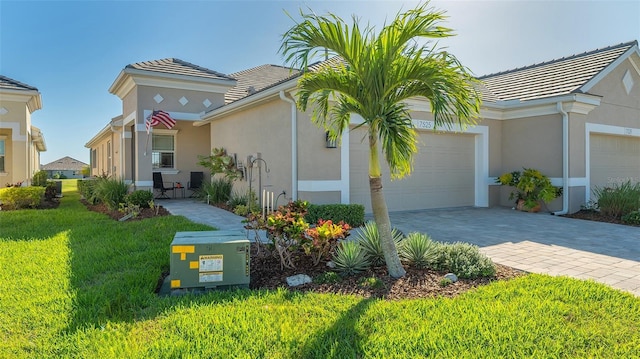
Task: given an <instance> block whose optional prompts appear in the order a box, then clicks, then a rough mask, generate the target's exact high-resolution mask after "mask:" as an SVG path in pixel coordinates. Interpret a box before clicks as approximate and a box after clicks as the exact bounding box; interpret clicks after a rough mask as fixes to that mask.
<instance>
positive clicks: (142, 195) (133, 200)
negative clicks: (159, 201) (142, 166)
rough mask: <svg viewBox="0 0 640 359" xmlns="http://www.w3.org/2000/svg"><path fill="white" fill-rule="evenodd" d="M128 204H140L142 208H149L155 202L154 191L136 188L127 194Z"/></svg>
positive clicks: (126, 200)
mask: <svg viewBox="0 0 640 359" xmlns="http://www.w3.org/2000/svg"><path fill="white" fill-rule="evenodd" d="M125 202H126V204H127V206H139V207H140V208H149V206H150V204H149V203H151V202H153V193H152V192H151V191H146V190H141V189H139V190H136V191H133V192H131V193H129V194H128V195H126V196H125Z"/></svg>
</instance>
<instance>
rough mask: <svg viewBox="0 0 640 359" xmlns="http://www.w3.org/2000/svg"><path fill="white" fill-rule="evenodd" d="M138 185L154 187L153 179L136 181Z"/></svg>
mask: <svg viewBox="0 0 640 359" xmlns="http://www.w3.org/2000/svg"><path fill="white" fill-rule="evenodd" d="M136 187H153V181H136Z"/></svg>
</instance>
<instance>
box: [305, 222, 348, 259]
mask: <svg viewBox="0 0 640 359" xmlns="http://www.w3.org/2000/svg"><path fill="white" fill-rule="evenodd" d="M350 229H351V227H350V226H349V225H348V224H346V223H344V222H342V221H341V222H340V223H338V224H334V223H333V221H331V220H327V221H323V220H319V221H318V224H317V225H316V226H315V227H314V228H308V229H307V230H305V236H306V237H305V238H304V239H303V241H302V249H303V250H304V252H305V254H307V255H308V256H311V260H312V261H313V265H314V266H315V265H318V263H320V260H322V258H326V257H328V256H329V255H330V254H333V252H334V251H335V248H336V245H337V244H338V240H340V239H345V238H346V237H347V236H348V235H349V230H350Z"/></svg>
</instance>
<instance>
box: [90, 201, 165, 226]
mask: <svg viewBox="0 0 640 359" xmlns="http://www.w3.org/2000/svg"><path fill="white" fill-rule="evenodd" d="M80 201H81V202H82V203H83V204H84V205H85V206H86V207H87V209H89V210H90V211H94V212H98V213H103V214H106V215H107V216H109V217H111V218H112V219H114V220H116V221H119V220H120V218H122V217H124V213H122V212H120V211H118V210H115V211H114V210H111V209H109V207H107V205H105V204H103V203H97V204H91V203H89V202H87V201H86V200H84V199H83V200H80ZM169 215H171V213H170V212H169V211H168V210H167V209H166V208H164V207H162V206H156V208H153V209H152V208H141V209H140V213H139V214H138V215H137V216H135V217H131V218H129V219H127V221H141V220H143V219H145V218H151V217H158V216H169Z"/></svg>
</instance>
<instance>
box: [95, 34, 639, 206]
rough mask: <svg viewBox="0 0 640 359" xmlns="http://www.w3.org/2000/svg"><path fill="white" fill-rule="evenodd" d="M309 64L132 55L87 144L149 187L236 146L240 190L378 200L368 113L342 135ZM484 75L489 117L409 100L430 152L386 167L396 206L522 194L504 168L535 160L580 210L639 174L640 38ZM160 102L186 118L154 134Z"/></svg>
mask: <svg viewBox="0 0 640 359" xmlns="http://www.w3.org/2000/svg"><path fill="white" fill-rule="evenodd" d="M327 61H329V62H331V61H336V59H329V60H327ZM323 64H326V62H325V63H321V64H316V65H315V66H321V65H323ZM311 70H313V68H312V69H311ZM298 76H299V72H298V71H297V70H295V69H289V68H286V67H280V66H274V65H263V66H259V67H255V68H252V69H248V70H245V71H241V72H238V73H234V74H229V75H224V74H220V73H218V72H215V71H212V70H208V69H205V68H202V67H200V66H197V65H194V64H190V63H188V62H185V61H182V60H178V59H163V60H156V61H148V62H142V63H136V64H132V65H128V66H126V67H125V68H124V70H123V71H122V72H121V73H120V74H119V75H118V77H117V78H116V80H115V82H114V83H113V85H112V86H111V88H110V92H111V93H113V94H115V95H117V96H118V97H120V98H121V99H122V102H123V111H122V115H121V116H118V117H116V118H114V119H112V120H111V121H110V123H109V124H107V126H106V127H105V128H104V129H103V130H102V131H100V133H98V134H97V135H96V136H95V137H93V138H92V139H91V140H90V141H89V142H88V143H87V145H86V146H87V147H88V148H90V149H91V153H92V167H93V170H94V172H93V174H100V173H101V172H106V173H109V174H114V175H118V176H122V177H123V178H124V179H125V180H127V181H131V182H133V183H135V185H136V186H138V187H151V184H152V172H154V171H159V172H162V173H163V175H164V179H165V181H184V182H186V181H188V178H189V172H190V171H202V170H203V169H202V168H201V167H198V166H197V163H196V162H197V155H206V154H208V153H209V152H210V149H211V148H212V147H224V148H226V149H227V151H228V152H229V153H231V154H233V155H234V156H235V158H236V160H237V166H238V168H240V169H243V171H244V172H245V173H246V174H247V176H245V177H244V178H242V179H241V180H238V181H236V183H235V184H234V187H235V189H236V190H238V191H243V190H246V189H248V188H249V187H251V188H252V190H254V191H255V192H257V193H260V192H261V191H262V190H264V189H266V190H268V191H271V192H274V193H275V194H276V195H277V194H279V193H282V192H285V193H286V196H287V197H288V198H291V199H305V200H309V201H311V202H314V203H361V204H363V205H365V208H366V210H367V211H369V212H370V211H371V207H370V200H369V187H368V176H367V173H368V168H367V167H368V156H367V153H368V145H367V144H366V143H364V142H363V141H362V140H363V136H364V129H362V128H356V126H357V125H358V124H359V123H361V119H359V118H358V116H352V125H351V130H350V131H347V132H345V133H344V135H343V137H342V139H341V141H342V142H341V143H340V144H339V145H338V146H334V145H333V144H331V143H329V141H327V138H326V134H325V132H324V131H323V130H321V129H319V128H317V127H316V126H315V125H313V124H312V123H311V121H310V115H309V113H303V112H300V111H299V110H297V108H296V104H295V92H296V83H297V79H298ZM479 79H480V80H481V81H482V88H481V91H482V97H483V105H482V108H481V113H480V118H479V119H478V123H477V125H475V126H473V127H469V128H467V129H464V130H463V129H460V128H438V129H434V128H433V127H434V122H433V116H432V114H431V111H430V107H429V104H428V102H426V101H424V100H421V99H412V100H410V101H408V102H407V103H408V104H409V106H410V110H411V115H412V118H413V124H414V126H415V127H416V129H417V130H418V132H419V137H420V138H419V153H418V154H416V156H415V160H414V172H413V173H412V174H411V176H410V177H408V178H405V179H402V180H394V181H391V180H390V178H389V174H388V169H387V171H386V174H385V176H384V178H383V183H384V185H385V196H386V199H387V205H388V207H389V210H391V211H399V210H414V209H426V208H444V207H460V206H476V207H488V206H511V205H512V203H510V201H509V200H508V192H509V191H508V189H507V188H503V187H501V186H498V185H496V184H495V178H496V177H497V176H499V175H500V174H502V173H504V172H510V171H514V170H519V169H521V168H522V167H532V168H536V169H539V170H541V171H542V172H543V173H544V174H546V175H548V176H549V177H551V179H552V182H553V183H554V184H555V185H557V186H562V187H563V190H564V191H563V196H562V197H561V198H559V199H557V200H555V201H554V202H552V203H550V204H549V205H548V209H549V210H551V211H557V212H559V213H564V212H575V211H577V210H579V209H580V206H581V205H583V204H585V203H586V202H588V201H589V200H590V199H591V189H592V188H593V187H594V186H610V185H613V184H614V183H618V182H621V181H626V180H631V181H634V182H638V181H640V51H639V50H638V43H637V41H633V42H628V43H623V44H619V45H615V46H610V47H607V48H602V49H597V50H594V51H589V52H585V53H582V54H578V55H573V56H569V57H565V58H562V59H557V60H552V61H549V62H544V63H540V64H536V65H532V66H528V67H524V68H518V69H514V70H509V71H505V72H501V73H496V74H491V75H487V76H482V77H480V78H479ZM153 110H164V111H166V112H168V113H169V114H170V115H171V117H172V118H174V119H176V120H177V125H176V126H175V127H174V128H173V129H171V130H168V129H163V128H162V127H161V126H159V127H154V128H152V129H151V131H150V132H149V133H148V132H147V130H146V128H145V125H144V119H145V118H146V117H147V116H148V115H149V114H150V113H151V112H152V111H153ZM154 158H156V159H157V158H166V161H158V160H153V159H154ZM258 158H260V159H259V160H257V159H258Z"/></svg>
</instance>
